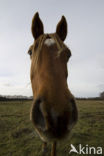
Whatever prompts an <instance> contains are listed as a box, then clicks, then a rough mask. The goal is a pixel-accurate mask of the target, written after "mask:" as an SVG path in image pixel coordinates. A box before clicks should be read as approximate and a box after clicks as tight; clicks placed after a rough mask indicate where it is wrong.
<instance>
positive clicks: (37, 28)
mask: <svg viewBox="0 0 104 156" xmlns="http://www.w3.org/2000/svg"><path fill="white" fill-rule="evenodd" d="M31 31H32V35H33V37H34V39H37V38H38V37H39V36H40V35H42V34H43V33H44V28H43V23H42V21H41V19H40V18H39V14H38V12H37V13H36V14H35V15H34V17H33V19H32V26H31Z"/></svg>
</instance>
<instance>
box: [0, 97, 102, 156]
mask: <svg viewBox="0 0 104 156" xmlns="http://www.w3.org/2000/svg"><path fill="white" fill-rule="evenodd" d="M31 103H32V102H31V101H24V102H23V101H11V102H10V101H7V102H0V156H41V155H42V152H41V145H42V142H41V141H40V139H39V137H38V136H37V134H36V133H35V132H34V127H33V125H32V123H31V122H30V119H29V111H30V107H31ZM77 106H78V111H79V120H78V123H77V125H76V126H75V127H74V129H73V131H72V133H71V136H70V138H68V139H67V140H64V141H62V142H60V143H59V144H58V147H57V151H58V156H70V155H71V156H77V154H74V153H72V154H69V151H70V144H73V145H74V146H75V147H76V148H77V147H78V145H79V144H82V145H83V146H86V145H88V146H94V147H99V146H101V147H103V149H104V101H98V100H77ZM48 151H49V152H50V146H48ZM49 152H48V153H47V156H50V155H49ZM103 152H104V151H103ZM103 154H104V153H103ZM82 155H83V154H82ZM92 155H93V154H91V155H90V156H92ZM80 156H81V155H80Z"/></svg>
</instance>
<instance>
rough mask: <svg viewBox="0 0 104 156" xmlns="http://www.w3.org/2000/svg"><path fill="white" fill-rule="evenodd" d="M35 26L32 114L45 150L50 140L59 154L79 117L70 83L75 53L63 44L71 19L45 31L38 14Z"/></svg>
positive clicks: (53, 150) (33, 31) (34, 20)
mask: <svg viewBox="0 0 104 156" xmlns="http://www.w3.org/2000/svg"><path fill="white" fill-rule="evenodd" d="M31 29H32V35H33V37H34V43H33V45H32V46H31V47H30V49H29V51H28V53H29V54H30V56H31V74H30V78H31V84H32V90H33V97H34V102H33V105H32V109H31V113H30V115H31V120H32V122H33V124H34V127H35V130H36V132H37V133H38V135H39V136H40V138H41V140H42V141H43V153H45V152H46V145H47V142H52V150H51V156H56V142H57V141H59V140H61V139H63V138H65V137H66V136H68V134H70V131H71V129H72V128H73V126H74V125H75V123H76V121H77V118H78V113H77V107H76V103H75V99H74V97H73V95H72V94H71V92H70V91H69V89H68V85H67V76H68V72H67V62H68V59H69V58H70V56H71V51H70V50H69V49H68V47H67V46H66V45H65V44H64V43H63V41H64V40H65V38H66V35H67V22H66V19H65V17H64V16H62V19H61V21H60V22H59V23H58V25H57V28H56V33H54V34H44V28H43V23H42V21H41V19H40V18H39V14H38V13H36V14H35V15H34V17H33V20H32V27H31Z"/></svg>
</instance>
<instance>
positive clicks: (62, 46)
mask: <svg viewBox="0 0 104 156" xmlns="http://www.w3.org/2000/svg"><path fill="white" fill-rule="evenodd" d="M48 37H49V38H50V39H53V40H54V41H55V42H54V44H55V45H56V46H57V49H58V51H57V57H59V56H60V54H61V53H62V52H63V51H65V50H66V49H68V47H67V46H66V45H65V44H64V43H63V41H62V40H61V39H60V38H59V36H58V35H57V34H56V33H54V34H43V35H41V36H40V37H39V38H38V47H37V49H36V52H35V58H34V57H33V61H34V63H35V67H37V64H38V62H39V58H40V53H41V50H42V48H43V46H44V43H45V40H46V39H48ZM34 47H35V43H34Z"/></svg>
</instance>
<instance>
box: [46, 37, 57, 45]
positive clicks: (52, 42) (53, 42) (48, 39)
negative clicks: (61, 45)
mask: <svg viewBox="0 0 104 156" xmlns="http://www.w3.org/2000/svg"><path fill="white" fill-rule="evenodd" d="M44 44H45V45H47V46H48V47H49V46H51V45H53V44H55V40H54V39H52V38H47V39H46V40H45V42H44Z"/></svg>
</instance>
